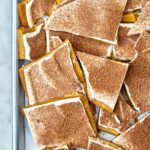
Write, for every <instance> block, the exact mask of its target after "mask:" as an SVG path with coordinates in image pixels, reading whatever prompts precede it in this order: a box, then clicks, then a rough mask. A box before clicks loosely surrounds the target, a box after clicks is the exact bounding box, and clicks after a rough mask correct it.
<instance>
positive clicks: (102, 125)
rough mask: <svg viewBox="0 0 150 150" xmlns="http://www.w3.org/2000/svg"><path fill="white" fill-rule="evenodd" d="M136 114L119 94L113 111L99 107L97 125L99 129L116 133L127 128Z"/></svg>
mask: <svg viewBox="0 0 150 150" xmlns="http://www.w3.org/2000/svg"><path fill="white" fill-rule="evenodd" d="M137 116H138V114H137V112H135V111H134V110H133V109H132V108H131V107H130V106H129V105H128V104H127V102H126V101H125V99H124V98H123V96H122V95H120V96H119V98H118V102H117V104H116V107H115V109H114V112H113V113H109V112H107V111H105V110H103V109H100V112H99V119H98V127H99V129H100V130H103V131H106V132H108V133H112V134H114V135H118V134H120V133H122V132H124V131H125V130H126V129H127V128H129V127H130V125H131V123H132V122H134V119H135V118H136V117H137Z"/></svg>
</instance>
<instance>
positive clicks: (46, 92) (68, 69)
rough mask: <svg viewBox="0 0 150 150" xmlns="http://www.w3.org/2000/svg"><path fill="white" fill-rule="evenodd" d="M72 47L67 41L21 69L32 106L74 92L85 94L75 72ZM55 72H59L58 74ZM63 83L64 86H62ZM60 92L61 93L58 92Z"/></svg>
mask: <svg viewBox="0 0 150 150" xmlns="http://www.w3.org/2000/svg"><path fill="white" fill-rule="evenodd" d="M70 46H71V45H70V43H69V42H68V41H66V42H64V43H63V44H62V45H61V46H60V47H59V48H57V49H56V50H54V51H53V52H51V53H50V54H48V55H46V56H44V57H42V58H40V59H39V60H37V61H35V62H33V63H30V64H29V65H26V66H24V67H22V68H21V69H20V78H21V81H22V83H23V86H24V89H25V91H26V93H27V96H28V98H29V103H30V104H33V103H35V102H38V101H43V100H47V99H51V98H54V97H62V96H65V95H69V94H71V93H74V92H81V93H83V92H84V91H83V87H82V84H81V83H80V81H79V79H78V76H77V74H76V72H75V70H74V63H73V61H72V59H71V58H72V57H73V51H72V50H71V49H70V48H71V47H70ZM71 51H72V52H71ZM62 52H63V53H62ZM51 56H52V57H51ZM49 58H51V59H49ZM58 58H59V60H58ZM60 58H61V59H60ZM39 62H40V63H39ZM75 64H76V66H75V67H78V66H77V63H75ZM39 65H40V66H39ZM48 66H49V67H48ZM61 66H62V67H61ZM61 68H63V70H62V69H61ZM51 69H52V70H53V71H51ZM78 69H79V68H78ZM54 70H57V72H56V71H54ZM43 73H44V76H43ZM35 76H36V78H35ZM56 77H57V78H56ZM64 81H65V82H64ZM57 82H59V84H57ZM61 82H62V84H60V83H61ZM52 83H53V84H52ZM64 83H65V85H64ZM58 90H59V92H57V91H58ZM50 91H51V92H50ZM29 94H30V95H29ZM35 100H36V101H35Z"/></svg>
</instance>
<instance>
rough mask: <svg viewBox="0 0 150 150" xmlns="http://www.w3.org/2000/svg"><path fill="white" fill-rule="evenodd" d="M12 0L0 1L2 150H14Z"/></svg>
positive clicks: (0, 119) (0, 130) (0, 114)
mask: <svg viewBox="0 0 150 150" xmlns="http://www.w3.org/2000/svg"><path fill="white" fill-rule="evenodd" d="M11 2H12V1H11V0H0V150H11V149H12V99H11V52H12V49H11Z"/></svg>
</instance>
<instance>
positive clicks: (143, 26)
mask: <svg viewBox="0 0 150 150" xmlns="http://www.w3.org/2000/svg"><path fill="white" fill-rule="evenodd" d="M149 12H150V1H148V2H147V3H146V5H145V7H144V9H143V11H142V12H141V15H140V16H139V18H138V20H137V21H136V22H135V26H134V27H133V28H131V29H130V31H129V33H128V35H136V34H141V33H142V32H143V31H150V13H149Z"/></svg>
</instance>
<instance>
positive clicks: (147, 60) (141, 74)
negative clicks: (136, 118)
mask: <svg viewBox="0 0 150 150" xmlns="http://www.w3.org/2000/svg"><path fill="white" fill-rule="evenodd" d="M125 87H126V90H127V93H128V96H129V98H130V100H131V102H132V104H133V106H134V107H135V109H136V110H138V111H140V112H145V111H148V110H150V94H149V89H150V50H149V51H146V52H142V53H140V54H139V56H138V57H137V58H136V59H135V60H134V61H132V62H131V63H130V65H129V69H128V72H127V75H126V78H125Z"/></svg>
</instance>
